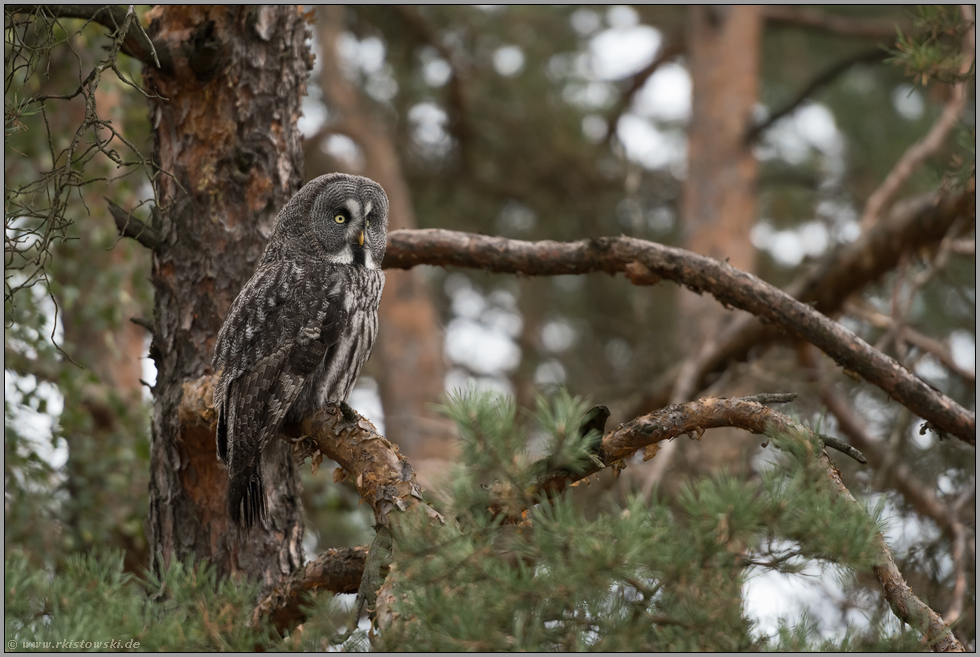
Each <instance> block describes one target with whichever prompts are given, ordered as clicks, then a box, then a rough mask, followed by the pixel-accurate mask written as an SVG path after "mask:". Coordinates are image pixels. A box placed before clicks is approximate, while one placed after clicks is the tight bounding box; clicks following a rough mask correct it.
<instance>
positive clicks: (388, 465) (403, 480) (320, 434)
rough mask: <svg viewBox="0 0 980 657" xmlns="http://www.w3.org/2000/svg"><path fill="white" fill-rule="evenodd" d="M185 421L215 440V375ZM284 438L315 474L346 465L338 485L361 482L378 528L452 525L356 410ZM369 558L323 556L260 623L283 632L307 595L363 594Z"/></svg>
mask: <svg viewBox="0 0 980 657" xmlns="http://www.w3.org/2000/svg"><path fill="white" fill-rule="evenodd" d="M178 417H179V419H180V423H181V434H182V435H187V434H189V433H191V432H204V433H208V434H210V435H212V436H213V435H215V432H216V431H217V415H216V413H215V412H214V384H213V381H212V377H210V376H203V377H201V378H200V379H197V380H195V381H189V382H187V383H185V384H184V387H183V396H182V397H181V400H180V407H179V409H178ZM281 437H282V438H283V439H285V440H287V441H289V442H290V443H292V444H293V448H294V453H295V454H296V455H297V456H299V457H301V458H303V459H305V458H306V457H310V458H311V460H312V463H313V468H314V472H315V471H316V469H317V468H318V467H319V464H320V462H321V461H322V460H323V458H324V457H326V458H329V459H332V460H334V461H336V462H337V463H338V464H340V466H341V467H340V469H338V471H337V472H336V473H335V481H343V479H345V478H350V479H351V480H352V481H353V482H354V484H355V485H356V487H357V492H358V494H359V495H360V497H361V499H362V500H364V501H365V502H367V503H368V504H369V505H371V508H372V509H373V510H374V518H375V525H376V526H378V527H386V528H389V529H391V528H397V521H396V520H395V518H394V516H395V515H396V512H402V513H409V512H412V511H416V512H421V513H424V514H425V515H426V516H427V517H428V518H429V519H430V520H431V521H432V522H436V523H439V524H440V525H441V524H444V522H445V520H444V519H443V517H442V516H441V515H440V514H439V513H438V512H437V511H436V510H435V509H433V508H432V507H430V506H429V505H428V504H426V503H425V502H423V501H422V488H421V487H420V486H419V485H418V483H417V482H416V481H415V471H414V470H413V469H412V466H411V465H410V464H409V462H408V461H407V460H405V458H404V457H402V456H401V455H400V454H399V453H398V447H397V446H395V445H392V444H391V442H389V441H388V440H387V439H386V438H385V437H384V436H382V435H381V434H379V433H378V431H377V429H375V427H374V425H373V424H371V423H370V422H369V421H368V420H366V419H365V418H363V417H361V416H360V415H358V414H357V413H356V412H354V411H352V410H351V409H350V408H349V407H341V408H337V407H328V408H325V409H322V410H320V411H318V412H316V413H314V414H313V415H311V416H309V417H307V418H305V419H304V420H303V421H302V422H301V423H299V424H292V425H287V426H285V427H284V428H283V433H282V434H281ZM366 560H367V548H354V550H353V551H352V552H350V553H343V552H335V553H331V552H327V553H325V554H323V555H321V556H320V557H319V558H317V559H316V560H315V561H312V562H310V563H309V564H307V565H306V566H305V567H304V568H303V569H300V570H299V571H297V573H294V575H293V576H292V577H290V578H289V579H288V580H287V581H286V582H284V583H283V584H282V585H281V586H280V587H278V588H276V589H274V590H273V591H272V592H270V593H269V594H268V595H267V596H266V597H265V598H263V599H262V600H261V601H260V602H259V604H258V605H257V606H256V609H255V611H254V612H253V622H254V619H256V618H259V617H261V616H262V615H265V614H269V615H270V616H271V617H272V618H273V621H274V622H275V623H276V624H277V627H280V626H281V627H286V626H288V625H290V624H291V623H293V622H296V621H297V620H299V619H301V618H302V613H301V611H300V605H301V604H303V603H304V602H305V600H304V597H305V596H304V594H305V593H306V592H310V591H315V590H317V589H325V590H332V591H336V592H339V591H338V589H340V588H343V589H344V592H346V591H347V590H348V589H349V588H350V587H351V586H353V588H354V590H355V591H356V590H357V586H358V584H359V583H360V580H361V575H362V574H363V572H364V564H365V563H366ZM280 624H281V625H280Z"/></svg>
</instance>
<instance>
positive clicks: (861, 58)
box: [745, 49, 886, 143]
mask: <svg viewBox="0 0 980 657" xmlns="http://www.w3.org/2000/svg"><path fill="white" fill-rule="evenodd" d="M885 55H886V53H885V51H883V50H881V49H875V50H869V51H866V52H862V53H858V54H857V55H853V56H851V57H847V58H846V59H843V60H841V61H840V62H838V63H836V64H834V65H833V66H831V67H830V68H828V69H827V70H825V71H823V72H821V73H818V74H817V76H816V77H814V78H813V79H812V80H810V82H809V84H807V85H806V86H805V87H803V89H801V90H800V92H799V93H798V94H796V96H795V97H794V98H793V99H792V100H790V101H789V102H788V103H786V104H785V105H783V106H782V107H781V108H779V109H778V110H776V111H775V112H773V113H772V114H771V115H769V116H768V117H767V118H766V119H765V120H764V121H762V122H760V123H757V124H756V125H754V126H753V127H752V128H750V129H749V131H748V133H747V134H746V135H745V141H746V143H752V142H754V141H755V140H756V139H758V138H759V135H761V134H762V133H763V132H765V131H766V130H768V129H769V128H770V127H771V126H772V125H773V124H774V123H776V121H778V120H779V119H781V118H783V117H784V116H786V115H787V114H789V113H790V112H792V111H793V110H795V109H796V108H797V107H799V106H800V105H802V104H803V102H804V101H806V100H807V99H808V98H810V97H811V96H812V95H813V94H814V93H815V92H816V91H817V90H818V89H820V88H821V87H824V86H826V85H828V84H830V83H831V82H833V81H834V80H835V79H836V78H837V77H838V76H840V75H842V74H843V73H846V72H847V71H849V70H850V69H851V67H853V66H856V65H857V64H866V63H867V64H871V63H875V64H876V63H878V62H880V61H882V60H883V59H884V58H885Z"/></svg>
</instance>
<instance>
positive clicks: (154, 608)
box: [4, 551, 282, 652]
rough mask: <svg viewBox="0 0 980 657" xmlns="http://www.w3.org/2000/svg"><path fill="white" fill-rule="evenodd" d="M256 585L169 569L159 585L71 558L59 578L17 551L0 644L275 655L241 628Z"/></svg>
mask: <svg viewBox="0 0 980 657" xmlns="http://www.w3.org/2000/svg"><path fill="white" fill-rule="evenodd" d="M257 592H258V585H257V584H254V583H248V582H242V581H235V580H233V579H230V578H225V579H221V580H219V579H218V577H217V576H216V574H215V572H214V569H213V568H210V567H205V566H203V565H197V566H185V565H184V564H180V563H175V564H172V565H171V566H170V568H168V569H167V571H166V572H165V573H164V574H163V575H162V577H160V578H156V577H154V576H152V575H147V578H146V579H145V580H143V579H139V578H137V577H134V576H133V575H131V574H129V573H126V572H124V571H123V558H122V555H121V554H120V553H109V552H106V553H99V554H89V555H77V554H76V555H73V556H71V557H69V558H68V559H67V560H66V563H65V567H64V570H62V571H61V572H58V573H57V574H55V573H53V572H51V571H49V570H44V569H42V570H37V569H35V568H33V567H32V566H31V564H30V562H29V561H28V560H27V558H26V557H25V556H24V555H23V554H22V553H20V552H18V551H12V552H8V553H7V555H6V557H5V559H4V607H5V611H6V613H5V618H4V641H5V646H6V647H7V648H8V649H15V650H37V651H52V650H54V651H60V650H65V651H69V650H70V651H73V652H74V651H81V650H86V651H95V652H108V651H116V650H127V649H128V650H139V651H161V650H162V651H167V650H173V651H201V652H210V651H232V650H235V651H242V650H257V649H266V650H268V649H272V648H276V649H281V648H282V645H281V642H280V641H279V639H278V635H276V634H275V633H274V632H273V631H272V630H270V629H269V628H268V627H266V626H260V627H255V628H253V627H249V625H248V623H247V621H248V619H249V618H250V616H251V610H252V607H253V603H254V600H255V596H256V594H257Z"/></svg>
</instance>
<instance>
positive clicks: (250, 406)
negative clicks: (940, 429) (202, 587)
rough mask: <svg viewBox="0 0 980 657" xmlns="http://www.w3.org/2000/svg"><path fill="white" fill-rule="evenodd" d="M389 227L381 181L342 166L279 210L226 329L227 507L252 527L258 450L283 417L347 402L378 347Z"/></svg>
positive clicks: (221, 445)
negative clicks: (351, 172) (350, 172)
mask: <svg viewBox="0 0 980 657" xmlns="http://www.w3.org/2000/svg"><path fill="white" fill-rule="evenodd" d="M387 228H388V197H387V196H386V195H385V192H384V190H383V189H382V188H381V186H380V185H378V183H376V182H374V181H373V180H369V179H367V178H362V177H360V176H350V175H346V174H339V173H335V174H329V175H326V176H320V177H319V178H316V179H315V180H312V181H310V182H309V183H307V184H306V186H304V187H303V188H302V189H301V190H300V191H299V193H297V194H296V196H294V197H293V198H292V199H290V201H289V203H287V204H286V205H285V207H283V209H282V210H281V211H280V212H279V216H278V217H276V223H275V226H274V228H273V233H272V238H271V239H270V240H269V244H268V245H267V246H266V249H265V253H264V254H263V256H262V260H261V262H260V263H259V266H258V268H257V269H256V270H255V273H254V274H253V275H252V278H251V279H250V280H249V281H248V283H246V284H245V287H243V288H242V291H241V292H240V293H239V294H238V298H237V299H235V303H234V304H232V307H231V311H230V312H229V313H228V317H227V318H225V323H224V325H223V326H222V327H221V331H220V332H219V333H218V340H217V343H216V344H215V350H214V362H213V367H214V370H215V371H216V372H217V371H219V370H220V376H219V378H218V383H217V385H216V386H215V390H214V402H215V408H216V410H217V413H218V432H217V444H218V458H220V459H221V461H222V462H224V463H225V465H226V466H227V467H228V512H229V514H230V515H231V518H232V520H233V521H234V522H235V523H237V524H238V526H239V527H241V528H243V529H245V530H246V531H248V530H250V529H251V528H252V526H253V525H254V524H255V523H256V522H257V521H259V520H262V519H264V517H265V514H266V498H265V494H266V492H265V490H264V489H263V486H262V458H263V457H262V454H263V451H264V450H265V448H266V446H267V445H268V444H269V442H270V441H271V440H272V439H273V438H275V437H276V434H277V433H278V432H279V429H280V428H281V427H282V424H283V422H284V421H285V420H287V419H288V420H289V421H296V422H298V421H300V420H302V419H303V418H304V417H305V416H306V415H308V414H309V413H311V412H312V411H314V410H316V409H318V408H321V407H323V406H325V405H328V404H334V403H339V402H344V401H346V400H347V397H348V395H350V391H351V388H352V387H353V386H354V382H355V381H356V380H357V375H358V374H359V373H360V371H361V366H363V365H364V363H365V362H366V361H367V359H368V357H369V356H370V355H371V348H372V347H373V346H374V338H375V336H376V335H377V333H378V304H379V303H380V301H381V290H382V288H383V287H384V274H383V273H382V271H381V261H382V260H383V259H384V254H385V239H386V234H387Z"/></svg>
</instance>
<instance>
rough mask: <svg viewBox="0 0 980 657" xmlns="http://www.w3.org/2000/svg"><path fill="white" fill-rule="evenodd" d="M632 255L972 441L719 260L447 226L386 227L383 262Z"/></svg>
mask: <svg viewBox="0 0 980 657" xmlns="http://www.w3.org/2000/svg"><path fill="white" fill-rule="evenodd" d="M633 262H639V263H640V264H642V265H643V266H644V267H646V269H648V270H649V271H650V272H652V273H654V274H656V275H657V276H660V277H662V278H665V279H668V280H672V281H675V282H677V283H680V284H683V285H686V286H687V287H689V288H691V289H692V290H694V291H696V292H704V291H707V292H709V293H711V294H712V295H713V296H714V297H715V298H717V299H718V300H719V302H721V303H722V304H723V305H725V306H726V307H727V306H734V307H737V308H740V309H742V310H746V311H748V312H750V313H752V314H753V315H756V316H758V317H759V318H761V319H762V320H763V321H769V322H771V323H773V324H776V325H777V326H779V327H781V328H783V329H784V330H786V331H788V332H790V333H793V334H794V335H796V336H798V337H800V338H802V339H803V340H806V341H807V342H810V343H811V344H814V345H816V346H818V347H819V348H820V349H821V350H823V351H824V352H825V353H827V354H828V355H830V356H831V357H833V358H834V360H835V361H837V363H838V364H840V365H841V366H842V367H844V368H845V369H847V370H849V371H851V372H854V373H855V374H857V375H859V376H861V377H862V378H864V379H865V380H866V381H868V382H869V383H873V384H875V385H877V386H878V387H879V388H881V389H882V390H884V391H885V392H886V393H888V395H889V396H891V397H892V399H894V400H895V401H897V402H899V403H900V404H902V405H903V406H906V407H907V408H909V409H910V410H912V411H913V412H914V413H916V414H918V415H919V416H920V417H922V418H923V419H925V420H928V421H929V422H931V423H932V424H933V425H934V426H936V427H937V428H939V429H940V430H942V431H945V432H947V433H949V434H952V435H954V436H957V437H958V438H960V439H961V440H963V441H965V442H967V443H969V444H971V445H973V444H976V414H975V413H973V412H971V411H968V410H966V409H965V408H963V407H962V406H960V405H959V404H957V403H956V402H955V401H954V400H952V399H950V398H949V397H947V396H946V395H944V394H942V393H941V392H939V391H937V390H935V389H933V388H931V387H930V386H929V385H927V384H926V383H924V382H923V381H921V380H920V379H918V378H917V377H916V376H915V375H914V374H912V373H911V372H909V371H908V370H906V369H905V368H903V367H902V366H901V365H899V364H898V363H896V362H895V361H894V360H893V359H892V358H890V357H888V356H886V355H884V354H882V353H881V352H879V351H877V350H876V349H874V348H872V347H871V346H870V345H868V344H867V343H866V342H864V341H863V340H861V339H860V338H859V337H857V336H855V335H854V334H852V333H851V332H850V331H848V330H847V329H845V328H843V327H842V326H840V325H839V324H837V323H836V322H834V321H832V320H830V319H828V318H827V317H826V316H824V315H822V314H821V313H819V312H817V311H815V310H814V309H813V308H811V307H810V306H809V305H807V304H805V303H801V302H800V301H798V300H796V299H794V298H793V297H791V296H789V295H788V294H786V293H785V292H782V291H781V290H778V289H776V288H774V287H772V286H771V285H769V284H767V283H765V282H764V281H762V280H760V279H759V278H757V277H755V276H753V275H752V274H748V273H746V272H743V271H740V270H738V269H736V268H734V267H732V266H730V265H728V264H727V263H724V262H719V261H717V260H713V259H711V258H706V257H704V256H700V255H697V254H695V253H691V252H690V251H685V250H683V249H678V248H673V247H668V246H663V245H661V244H657V243H654V242H646V241H644V240H638V239H634V238H630V237H604V238H596V239H591V240H582V241H579V242H552V241H541V242H524V241H521V240H511V239H506V238H502V237H489V236H485V235H473V234H468V233H461V232H456V231H447V230H414V231H405V230H400V231H394V232H392V233H390V234H389V235H388V252H387V255H386V256H385V261H384V266H385V267H387V268H401V269H408V268H410V267H414V266H416V265H420V264H428V265H440V266H455V267H469V268H476V269H484V270H485V271H491V272H497V273H512V274H524V275H530V276H540V275H549V276H553V275H559V274H584V273H588V272H600V271H601V272H607V273H609V274H615V273H616V272H624V271H626V266H627V265H628V264H630V263H633Z"/></svg>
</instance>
